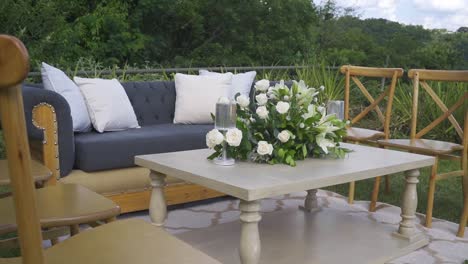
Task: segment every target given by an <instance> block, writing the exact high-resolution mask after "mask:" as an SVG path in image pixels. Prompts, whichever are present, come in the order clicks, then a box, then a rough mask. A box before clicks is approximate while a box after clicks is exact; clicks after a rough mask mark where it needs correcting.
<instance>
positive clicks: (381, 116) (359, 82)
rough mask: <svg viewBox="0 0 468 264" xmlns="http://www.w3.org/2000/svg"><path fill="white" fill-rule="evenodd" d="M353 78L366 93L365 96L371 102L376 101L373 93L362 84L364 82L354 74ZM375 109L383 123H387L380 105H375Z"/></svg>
mask: <svg viewBox="0 0 468 264" xmlns="http://www.w3.org/2000/svg"><path fill="white" fill-rule="evenodd" d="M351 78H352V79H353V81H354V83H355V84H356V85H357V87H359V89H360V90H361V92H362V93H363V94H364V96H365V97H366V98H367V100H369V102H371V103H373V102H375V100H374V97H372V95H371V94H370V93H369V91H367V89H366V87H365V86H364V84H362V82H361V81H360V80H359V79H358V78H357V77H356V76H353V77H351ZM375 111H376V112H377V116H378V117H379V119H380V121H381V122H382V123H385V117H384V115H383V113H382V111H381V110H380V107H379V105H376V106H375Z"/></svg>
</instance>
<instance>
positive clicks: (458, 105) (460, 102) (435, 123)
mask: <svg viewBox="0 0 468 264" xmlns="http://www.w3.org/2000/svg"><path fill="white" fill-rule="evenodd" d="M467 98H468V93H465V96H462V97H460V99H458V101H457V102H456V103H455V104H454V105H452V107H450V109H448V110H447V112H445V113H443V114H442V115H441V116H439V117H438V118H436V119H435V120H434V121H433V122H432V123H430V124H429V125H428V126H426V127H425V128H423V129H422V130H421V131H419V132H418V133H417V134H416V138H421V137H422V136H424V135H425V134H427V133H428V132H429V131H431V130H432V129H433V128H434V127H436V126H437V125H438V124H440V123H441V122H442V121H444V119H446V118H447V117H449V116H450V115H451V114H452V113H453V112H454V111H455V110H457V109H458V107H460V106H461V105H463V104H464V102H465V100H467Z"/></svg>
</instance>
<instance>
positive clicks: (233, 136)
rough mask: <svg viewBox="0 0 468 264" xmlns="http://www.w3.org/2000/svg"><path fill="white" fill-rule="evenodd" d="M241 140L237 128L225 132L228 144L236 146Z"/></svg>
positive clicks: (240, 134) (240, 133)
mask: <svg viewBox="0 0 468 264" xmlns="http://www.w3.org/2000/svg"><path fill="white" fill-rule="evenodd" d="M241 141H242V131H240V129H237V128H233V129H229V130H228V131H227V133H226V142H227V143H228V144H229V146H232V147H238V146H239V145H240V143H241Z"/></svg>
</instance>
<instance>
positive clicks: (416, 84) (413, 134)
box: [410, 72, 419, 139]
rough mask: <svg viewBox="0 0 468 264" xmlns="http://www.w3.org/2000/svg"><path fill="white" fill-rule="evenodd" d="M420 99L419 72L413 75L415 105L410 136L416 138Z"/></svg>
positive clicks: (413, 106)
mask: <svg viewBox="0 0 468 264" xmlns="http://www.w3.org/2000/svg"><path fill="white" fill-rule="evenodd" d="M418 101H419V73H418V72H416V74H415V75H414V76H413V105H412V107H411V108H412V109H411V130H410V138H411V139H415V138H416V133H417V131H416V130H417V123H418Z"/></svg>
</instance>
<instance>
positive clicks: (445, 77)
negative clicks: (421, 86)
mask: <svg viewBox="0 0 468 264" xmlns="http://www.w3.org/2000/svg"><path fill="white" fill-rule="evenodd" d="M416 73H419V79H420V80H427V81H452V82H468V71H444V70H423V69H411V70H409V72H408V76H409V77H410V78H414V76H415V75H416Z"/></svg>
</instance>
